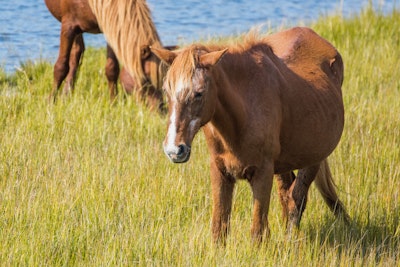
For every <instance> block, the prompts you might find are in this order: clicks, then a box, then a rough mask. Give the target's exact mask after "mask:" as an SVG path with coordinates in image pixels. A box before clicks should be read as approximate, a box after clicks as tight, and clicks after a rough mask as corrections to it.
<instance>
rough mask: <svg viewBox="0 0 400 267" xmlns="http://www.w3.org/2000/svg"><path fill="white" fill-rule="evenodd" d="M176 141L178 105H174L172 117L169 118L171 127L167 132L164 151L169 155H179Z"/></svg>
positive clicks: (169, 126)
mask: <svg viewBox="0 0 400 267" xmlns="http://www.w3.org/2000/svg"><path fill="white" fill-rule="evenodd" d="M175 140H176V103H173V106H172V112H171V117H170V118H169V125H168V131H167V138H166V142H165V144H164V151H165V153H167V154H171V153H174V154H176V153H178V150H179V148H178V146H177V145H175Z"/></svg>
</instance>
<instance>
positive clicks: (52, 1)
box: [45, 0, 173, 106]
mask: <svg viewBox="0 0 400 267" xmlns="http://www.w3.org/2000/svg"><path fill="white" fill-rule="evenodd" d="M45 3H46V6H47V8H48V9H49V11H50V12H51V14H52V15H53V16H54V17H55V18H56V19H57V20H59V21H60V22H61V31H60V50H59V56H58V59H57V61H56V63H55V65H54V84H53V89H52V92H51V94H50V99H51V100H53V101H55V100H56V97H57V92H58V90H59V88H60V86H61V84H62V82H63V81H64V80H65V85H64V92H65V93H68V92H70V91H71V90H73V89H74V83H75V77H76V72H77V70H78V67H79V64H80V61H81V58H82V55H83V53H84V50H85V46H84V40H83V36H82V34H83V33H84V32H88V33H95V34H97V33H101V32H102V31H101V29H100V27H99V23H98V21H97V18H96V16H95V15H94V14H93V12H92V10H91V8H90V6H89V2H88V0H45ZM125 3H127V1H125ZM134 4H135V3H132V5H134ZM137 5H139V7H138V9H144V10H146V9H147V6H146V3H145V2H142V1H138V4H137ZM124 6H126V4H125V5H124ZM137 14H138V15H137V16H136V17H137V19H138V20H143V25H141V26H142V27H143V28H146V26H147V25H146V23H148V24H149V25H148V27H149V28H150V29H151V30H150V31H146V32H145V34H147V33H148V32H150V33H151V32H152V31H153V25H152V22H151V17H150V13H149V12H147V13H146V12H144V13H143V12H138V13H137ZM128 22H129V21H128ZM133 30H134V29H133ZM140 30H143V29H140ZM149 39H150V40H153V39H154V40H155V41H152V42H143V44H142V45H140V44H139V43H136V44H137V45H139V46H140V49H141V50H140V51H139V55H135V57H134V58H133V59H132V60H133V61H138V62H139V64H136V63H135V64H136V65H135V68H141V70H135V71H132V74H133V75H136V74H139V75H138V76H137V78H133V77H132V75H130V73H129V72H128V71H126V70H125V69H124V68H123V69H122V70H121V74H120V78H121V83H122V85H123V87H124V89H125V90H126V91H127V92H128V93H132V92H133V91H137V92H138V94H140V96H141V97H142V98H147V99H148V101H149V102H150V105H151V106H155V105H158V106H162V105H163V97H162V92H161V90H160V89H159V85H158V82H157V81H156V82H154V79H153V78H152V76H157V74H153V72H155V71H158V70H157V68H158V64H159V61H158V60H157V59H154V57H152V55H151V54H150V53H149V50H148V45H150V44H153V45H154V44H156V45H157V44H158V43H159V39H158V35H157V33H156V32H154V34H153V35H152V36H150V37H149ZM171 48H173V47H171ZM171 48H169V49H171ZM132 50H135V51H138V50H136V49H132ZM138 58H139V60H138ZM154 64H155V65H157V66H153V65H154ZM105 70H106V76H107V80H108V87H109V91H110V97H111V99H114V98H115V96H116V95H117V93H118V89H117V81H118V76H119V63H118V60H117V57H116V55H115V53H114V51H113V49H112V48H111V46H110V45H108V44H107V63H106V69H105ZM156 79H158V78H156ZM138 81H140V82H138ZM152 82H154V83H152ZM139 88H140V90H138V89H139Z"/></svg>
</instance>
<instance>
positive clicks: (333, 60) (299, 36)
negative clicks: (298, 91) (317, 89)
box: [264, 27, 343, 87]
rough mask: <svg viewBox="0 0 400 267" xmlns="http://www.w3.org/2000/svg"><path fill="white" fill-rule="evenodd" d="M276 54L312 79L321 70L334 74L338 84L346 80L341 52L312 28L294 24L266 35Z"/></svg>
mask: <svg viewBox="0 0 400 267" xmlns="http://www.w3.org/2000/svg"><path fill="white" fill-rule="evenodd" d="M264 40H265V41H266V42H267V43H268V45H270V46H271V48H272V50H273V52H274V54H275V55H277V56H278V57H279V58H281V59H282V60H283V61H284V62H285V64H286V65H287V66H288V67H289V68H290V69H291V70H292V71H294V72H295V73H296V74H298V75H299V76H301V77H302V78H304V79H305V80H308V81H311V80H314V79H317V78H319V77H318V76H315V74H316V73H318V72H319V70H323V72H324V73H325V74H326V75H328V77H329V78H334V79H333V80H334V81H335V83H336V84H335V85H336V86H337V87H340V86H341V85H342V83H343V61H342V57H341V55H340V54H339V52H338V51H337V50H336V49H335V47H333V46H332V44H330V43H329V42H328V41H326V40H325V39H323V38H321V37H320V36H319V35H318V34H316V33H315V32H314V31H313V30H312V29H310V28H305V27H295V28H292V29H289V30H286V31H282V32H278V33H275V34H271V35H269V36H267V37H265V39H264Z"/></svg>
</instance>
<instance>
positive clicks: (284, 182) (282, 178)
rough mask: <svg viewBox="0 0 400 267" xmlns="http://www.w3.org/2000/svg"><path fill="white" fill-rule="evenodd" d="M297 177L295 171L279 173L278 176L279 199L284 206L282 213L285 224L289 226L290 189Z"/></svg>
mask: <svg viewBox="0 0 400 267" xmlns="http://www.w3.org/2000/svg"><path fill="white" fill-rule="evenodd" d="M295 179H296V176H295V174H294V173H293V172H287V173H283V174H279V175H278V176H277V182H278V194H279V200H280V202H281V206H282V215H283V220H284V222H285V225H286V227H287V223H288V217H289V207H288V203H289V198H290V194H289V189H290V187H291V186H292V183H293V181H294V180H295Z"/></svg>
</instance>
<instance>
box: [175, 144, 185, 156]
mask: <svg viewBox="0 0 400 267" xmlns="http://www.w3.org/2000/svg"><path fill="white" fill-rule="evenodd" d="M185 151H186V146H185V145H179V146H178V153H176V154H177V155H178V156H180V155H182V154H184V153H185Z"/></svg>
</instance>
